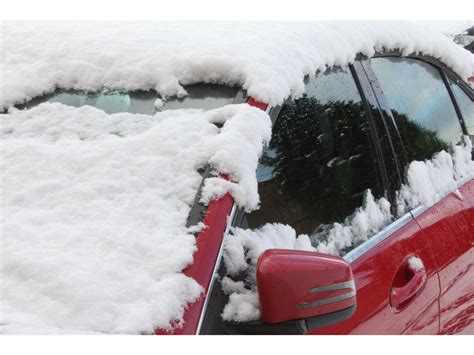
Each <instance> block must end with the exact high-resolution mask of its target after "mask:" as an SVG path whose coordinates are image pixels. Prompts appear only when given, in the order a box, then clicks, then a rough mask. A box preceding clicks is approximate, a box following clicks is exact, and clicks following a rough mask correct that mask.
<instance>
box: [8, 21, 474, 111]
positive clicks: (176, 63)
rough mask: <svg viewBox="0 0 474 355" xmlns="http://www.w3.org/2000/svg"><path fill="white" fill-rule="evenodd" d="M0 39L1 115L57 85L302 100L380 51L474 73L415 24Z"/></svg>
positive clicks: (31, 32) (91, 30)
mask: <svg viewBox="0 0 474 355" xmlns="http://www.w3.org/2000/svg"><path fill="white" fill-rule="evenodd" d="M1 41H2V42H1V47H2V80H1V83H0V84H1V87H0V92H1V93H2V94H1V95H2V97H1V101H0V110H1V109H2V108H4V107H9V106H12V105H14V104H17V103H21V102H24V101H27V100H29V99H31V98H33V97H36V96H39V95H43V94H44V93H48V92H53V91H54V90H55V89H56V88H63V89H76V90H86V91H99V90H101V89H103V88H106V89H110V90H113V89H118V90H125V91H134V90H148V89H155V90H156V91H157V92H158V93H159V94H160V95H162V96H163V97H166V96H173V95H178V96H183V95H185V94H186V90H185V89H184V88H183V86H182V85H188V84H192V83H198V82H207V83H220V84H225V85H236V86H242V87H243V88H244V89H246V90H247V92H248V94H249V95H250V96H253V97H255V98H257V99H259V100H261V101H264V102H266V103H269V104H271V105H276V104H281V103H282V102H283V101H284V100H285V99H286V98H287V97H289V96H290V95H293V96H300V95H301V94H302V93H303V91H304V77H305V76H306V75H314V74H315V73H316V72H317V71H318V70H320V71H324V70H325V69H326V68H327V67H332V66H336V65H339V66H344V65H345V64H347V63H350V62H352V61H354V59H355V57H356V55H357V54H358V53H363V54H366V55H368V56H371V55H372V54H373V53H374V50H375V49H378V50H380V49H382V48H386V49H400V50H401V51H402V52H403V53H404V54H410V53H413V52H421V53H423V54H426V55H432V56H434V57H436V58H440V59H441V60H442V61H443V62H444V63H445V64H446V65H448V66H450V67H451V68H452V69H453V70H454V71H456V72H457V73H458V74H459V75H460V76H461V77H462V78H463V79H467V78H468V77H469V76H471V75H473V74H474V59H473V56H472V54H471V53H469V52H468V51H466V50H464V49H463V48H460V47H459V46H458V45H456V44H455V43H454V42H453V41H452V40H451V39H449V38H448V37H447V36H444V35H443V34H441V33H440V31H433V30H432V29H431V28H429V27H422V26H418V25H416V24H415V23H411V22H370V21H369V22H367V21H364V22H321V23H318V22H297V23H291V22H285V23H273V22H272V23H265V22H260V23H250V22H237V23H225V22H215V23H213V22H209V23H203V22H199V23H195V22H188V23H186V22H166V23H156V22H121V23H114V22H106V23H105V22H103V23H100V22H92V23H91V22H73V21H68V22H56V21H55V22H3V23H2V38H1Z"/></svg>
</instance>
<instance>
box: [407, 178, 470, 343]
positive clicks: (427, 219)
mask: <svg viewBox="0 0 474 355" xmlns="http://www.w3.org/2000/svg"><path fill="white" fill-rule="evenodd" d="M459 191H460V193H461V196H462V199H459V198H458V197H457V196H456V195H455V194H453V193H452V194H450V195H448V196H446V197H445V198H443V199H442V200H441V201H440V202H438V203H437V204H436V205H435V206H433V207H432V208H430V209H429V210H428V211H426V212H425V213H423V214H422V215H420V216H419V217H417V218H416V221H417V222H418V224H419V225H420V226H421V227H422V228H423V231H424V233H425V234H426V236H427V238H428V239H429V240H430V245H431V246H432V248H433V250H434V252H435V255H436V263H437V267H438V273H439V281H440V286H441V296H440V332H441V333H442V334H454V333H462V332H465V333H468V334H474V180H471V181H470V182H468V183H466V184H465V185H464V186H462V187H461V188H459Z"/></svg>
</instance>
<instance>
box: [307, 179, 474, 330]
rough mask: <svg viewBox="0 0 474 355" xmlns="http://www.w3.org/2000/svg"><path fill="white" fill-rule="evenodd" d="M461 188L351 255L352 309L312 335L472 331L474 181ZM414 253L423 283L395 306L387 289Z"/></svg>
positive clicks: (473, 318) (473, 303) (473, 296)
mask: <svg viewBox="0 0 474 355" xmlns="http://www.w3.org/2000/svg"><path fill="white" fill-rule="evenodd" d="M459 190H460V192H461V195H462V197H463V199H462V200H460V199H459V198H457V197H456V196H455V195H454V194H450V195H448V196H447V197H445V198H444V199H442V200H441V201H439V202H438V203H437V204H435V205H434V206H433V207H431V208H430V209H428V210H427V211H426V212H424V213H423V214H422V215H420V216H419V217H417V218H416V220H413V221H412V222H410V223H408V224H407V225H406V226H404V227H403V228H401V229H400V230H398V231H397V232H395V233H393V234H392V235H391V236H390V237H388V238H387V239H385V240H384V241H383V242H381V243H380V244H378V245H377V246H375V247H374V248H372V249H371V250H370V251H369V252H367V253H366V254H364V255H362V256H361V257H359V258H358V259H357V260H355V261H354V262H353V263H352V264H351V267H352V272H353V274H354V279H355V283H356V288H357V310H356V313H355V314H354V316H353V317H352V318H351V319H348V320H346V321H343V322H341V323H338V324H335V325H333V326H329V327H325V328H321V329H318V330H315V331H313V332H312V334H404V333H405V334H437V333H442V334H452V333H467V334H474V283H473V281H472V280H474V180H471V181H470V182H468V183H467V184H465V185H464V186H462V187H461V188H460V189H459ZM414 253H415V254H416V256H418V257H419V258H420V259H421V260H422V261H423V264H424V266H425V270H426V284H425V287H424V288H423V289H422V290H421V292H420V293H419V294H417V295H416V296H415V297H414V298H413V299H411V300H410V301H409V302H408V304H407V305H405V306H404V307H403V309H402V310H400V311H398V310H397V309H394V308H393V307H392V306H391V305H390V302H389V295H390V290H391V289H392V288H393V286H397V285H399V282H400V280H397V274H398V271H397V270H400V268H401V267H403V266H404V265H405V263H406V259H407V257H409V256H410V255H413V254H414ZM438 274H439V277H438ZM438 301H439V304H438Z"/></svg>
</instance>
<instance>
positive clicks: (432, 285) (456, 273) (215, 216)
mask: <svg viewBox="0 0 474 355" xmlns="http://www.w3.org/2000/svg"><path fill="white" fill-rule="evenodd" d="M247 102H248V104H250V105H252V106H255V107H258V108H260V109H262V110H265V109H267V105H266V104H264V103H262V102H259V101H257V100H254V99H253V98H249V99H248V101H247ZM458 190H459V191H458V192H459V193H457V192H456V193H450V194H449V195H447V196H445V197H444V198H443V199H441V200H440V201H439V202H437V203H436V204H435V205H434V206H432V207H430V208H427V209H426V208H425V209H424V208H421V207H420V208H417V209H415V210H414V211H411V212H409V213H407V214H406V215H404V216H403V217H402V218H401V219H400V221H401V222H400V224H399V225H398V226H396V228H393V229H392V230H391V229H389V230H386V231H385V232H384V235H383V236H375V237H374V238H373V241H371V242H370V243H373V245H372V246H371V247H370V248H367V246H362V247H361V248H356V249H354V250H353V251H352V252H350V253H349V254H347V256H346V257H345V259H346V261H348V262H349V263H350V266H351V268H352V273H353V276H354V280H355V285H356V290H357V309H356V311H355V313H354V315H353V316H352V317H350V318H348V319H346V320H343V321H340V322H338V323H335V324H333V325H329V326H325V327H321V328H318V329H313V330H311V331H309V332H308V334H453V333H468V334H474V180H470V181H468V182H467V183H465V184H464V185H463V186H461V187H460V188H459V189H458ZM233 206H234V201H233V199H232V197H231V196H230V195H229V194H227V195H225V196H224V197H222V198H220V199H217V200H214V201H211V203H210V204H209V205H208V207H207V210H206V213H205V216H204V223H205V224H206V225H207V226H208V228H207V229H204V230H202V231H201V232H200V233H199V234H198V236H197V252H196V253H195V254H194V263H193V264H192V265H190V266H189V267H188V268H186V269H185V271H184V273H185V274H186V275H187V276H190V277H193V278H194V279H196V280H197V281H198V282H199V283H200V284H201V285H202V286H203V288H204V290H205V292H204V293H203V294H202V295H201V297H200V298H199V299H198V300H197V301H196V302H195V303H193V304H191V305H189V307H188V308H187V309H186V311H185V314H184V324H182V326H181V327H177V328H175V329H174V330H173V331H172V332H171V334H199V333H200V328H201V326H202V324H201V323H202V322H203V313H204V311H205V309H206V306H209V307H210V306H212V305H207V304H206V302H208V301H209V300H208V297H206V295H208V293H209V292H210V290H211V286H212V280H213V277H214V275H215V274H216V273H217V269H218V267H219V260H220V255H219V254H220V253H221V243H222V240H223V236H224V234H225V232H226V228H228V226H229V224H228V219H229V218H228V217H229V216H230V215H231V210H232V209H233V208H234V207H233ZM377 238H378V240H377ZM412 256H416V257H418V258H419V259H421V260H422V262H423V264H424V270H423V272H422V273H420V274H419V275H416V277H413V279H412V280H411V281H410V284H409V285H408V284H407V281H408V280H407V279H406V275H407V272H406V271H407V270H406V269H407V260H408V258H410V257H412ZM402 285H405V286H406V287H400V286H402ZM397 288H398V289H403V290H402V291H397V292H398V293H397V292H394V289H397ZM400 292H402V293H403V292H404V293H405V295H403V294H401V295H400ZM400 297H401V298H403V300H404V301H403V300H402V302H401V301H400ZM156 333H157V334H170V333H169V332H163V331H161V330H159V329H157V330H156Z"/></svg>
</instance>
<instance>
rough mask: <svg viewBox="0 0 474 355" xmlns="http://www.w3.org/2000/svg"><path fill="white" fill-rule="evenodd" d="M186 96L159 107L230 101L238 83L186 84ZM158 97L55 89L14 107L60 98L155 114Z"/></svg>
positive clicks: (64, 101) (152, 93) (146, 93)
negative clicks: (50, 92)
mask: <svg viewBox="0 0 474 355" xmlns="http://www.w3.org/2000/svg"><path fill="white" fill-rule="evenodd" d="M186 91H187V92H188V94H189V95H188V96H186V97H183V98H177V97H170V98H167V99H166V100H163V106H162V107H161V108H159V110H175V109H183V108H192V109H206V110H208V109H212V108H218V107H222V106H225V105H228V104H231V103H232V102H233V100H234V98H235V96H236V94H237V91H238V88H237V87H227V86H223V85H212V84H196V85H190V86H187V87H186ZM158 98H160V97H159V95H158V94H157V92H156V91H132V92H121V91H109V92H100V93H86V92H83V91H69V90H63V91H59V90H58V91H56V92H54V93H52V94H48V95H45V96H41V97H38V98H35V99H33V100H31V101H29V102H27V103H25V104H22V105H18V106H17V108H19V109H23V108H31V107H33V106H36V105H39V104H40V103H43V102H60V103H62V104H64V105H69V106H74V107H80V106H84V105H89V106H94V107H96V108H99V109H101V110H104V111H105V112H107V113H118V112H131V113H142V114H147V115H152V114H154V113H155V112H156V111H157V110H158V109H157V108H156V107H155V101H156V99H158Z"/></svg>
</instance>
